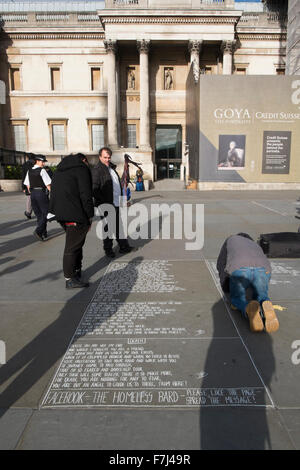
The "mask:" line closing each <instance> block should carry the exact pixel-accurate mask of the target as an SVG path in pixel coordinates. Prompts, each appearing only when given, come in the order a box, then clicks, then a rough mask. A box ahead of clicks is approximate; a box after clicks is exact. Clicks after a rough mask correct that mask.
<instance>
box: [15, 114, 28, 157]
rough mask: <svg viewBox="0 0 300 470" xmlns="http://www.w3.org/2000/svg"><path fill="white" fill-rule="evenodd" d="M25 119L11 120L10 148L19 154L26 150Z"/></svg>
mask: <svg viewBox="0 0 300 470" xmlns="http://www.w3.org/2000/svg"><path fill="white" fill-rule="evenodd" d="M27 121H28V120H27V119H18V120H17V119H11V127H12V132H11V138H12V148H14V149H15V150H18V151H19V152H26V150H27V127H28V125H27V124H28V123H27Z"/></svg>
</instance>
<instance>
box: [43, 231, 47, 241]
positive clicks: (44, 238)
mask: <svg viewBox="0 0 300 470" xmlns="http://www.w3.org/2000/svg"><path fill="white" fill-rule="evenodd" d="M42 237H43V240H47V238H48V233H47V232H45V233H43V235H42Z"/></svg>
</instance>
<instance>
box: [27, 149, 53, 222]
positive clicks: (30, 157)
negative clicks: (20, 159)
mask: <svg viewBox="0 0 300 470" xmlns="http://www.w3.org/2000/svg"><path fill="white" fill-rule="evenodd" d="M34 157H35V155H34V154H33V153H28V154H27V155H26V158H27V160H26V162H25V163H24V164H23V165H22V189H23V193H24V194H25V196H26V204H25V212H24V215H25V217H27V219H31V215H32V206H31V196H30V193H29V191H28V188H27V186H25V184H24V180H25V178H26V175H27V171H28V170H31V168H32V167H33V165H34ZM50 177H51V176H50Z"/></svg>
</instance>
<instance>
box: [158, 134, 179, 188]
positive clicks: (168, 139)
mask: <svg viewBox="0 0 300 470" xmlns="http://www.w3.org/2000/svg"><path fill="white" fill-rule="evenodd" d="M181 149H182V130H181V126H157V127H156V130H155V163H156V165H157V179H158V180H161V179H164V178H177V179H179V178H180V164H181V158H182V150H181Z"/></svg>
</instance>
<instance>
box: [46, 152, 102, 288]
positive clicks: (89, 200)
mask: <svg viewBox="0 0 300 470" xmlns="http://www.w3.org/2000/svg"><path fill="white" fill-rule="evenodd" d="M49 212H51V213H52V214H55V217H56V220H57V221H58V222H59V223H60V224H61V225H62V226H63V227H64V229H65V231H66V244H65V250H64V256H63V271H64V276H65V279H66V288H67V289H73V288H77V287H88V285H89V284H88V283H87V282H83V281H82V280H81V266H82V247H83V245H84V242H85V239H86V235H87V233H88V231H89V230H90V227H91V224H92V218H93V216H94V204H93V197H92V177H91V172H90V169H89V167H88V161H87V158H86V157H85V155H83V154H81V153H78V154H76V155H68V156H67V157H65V158H64V159H63V160H62V161H61V162H60V164H59V165H58V167H57V170H56V172H55V173H54V176H53V180H52V187H51V196H50V205H49Z"/></svg>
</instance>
